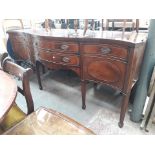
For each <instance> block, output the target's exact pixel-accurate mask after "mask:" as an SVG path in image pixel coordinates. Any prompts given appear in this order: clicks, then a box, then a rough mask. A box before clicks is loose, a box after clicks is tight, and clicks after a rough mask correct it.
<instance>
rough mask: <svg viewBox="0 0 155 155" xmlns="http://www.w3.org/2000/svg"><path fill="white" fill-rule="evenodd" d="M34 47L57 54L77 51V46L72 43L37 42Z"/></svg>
mask: <svg viewBox="0 0 155 155" xmlns="http://www.w3.org/2000/svg"><path fill="white" fill-rule="evenodd" d="M35 46H37V47H39V48H41V49H47V50H51V51H53V52H54V51H57V52H58V51H59V52H74V53H77V52H78V51H79V45H78V44H77V43H74V42H55V41H49V40H39V41H37V42H36V43H35Z"/></svg>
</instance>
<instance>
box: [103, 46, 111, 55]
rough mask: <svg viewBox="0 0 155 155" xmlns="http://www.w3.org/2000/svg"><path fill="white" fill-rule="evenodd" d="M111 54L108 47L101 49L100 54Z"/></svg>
mask: <svg viewBox="0 0 155 155" xmlns="http://www.w3.org/2000/svg"><path fill="white" fill-rule="evenodd" d="M110 52H111V49H110V48H108V47H102V48H101V53H102V54H109V53H110Z"/></svg>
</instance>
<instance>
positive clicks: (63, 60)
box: [39, 51, 79, 66]
mask: <svg viewBox="0 0 155 155" xmlns="http://www.w3.org/2000/svg"><path fill="white" fill-rule="evenodd" d="M39 59H40V60H42V61H47V62H51V63H57V64H61V65H70V66H79V56H77V55H72V54H58V53H51V52H49V51H40V52H39Z"/></svg>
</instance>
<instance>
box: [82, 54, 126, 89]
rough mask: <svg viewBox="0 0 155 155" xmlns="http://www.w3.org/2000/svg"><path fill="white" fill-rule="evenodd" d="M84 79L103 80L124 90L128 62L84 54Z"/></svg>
mask: <svg viewBox="0 0 155 155" xmlns="http://www.w3.org/2000/svg"><path fill="white" fill-rule="evenodd" d="M82 59H83V79H86V80H92V81H95V82H102V83H105V84H107V85H110V86H111V87H114V88H117V89H120V90H122V89H123V85H124V80H125V73H126V67H127V63H126V62H123V61H120V60H116V59H112V58H107V57H103V56H101V57H98V56H89V55H85V56H83V58H82Z"/></svg>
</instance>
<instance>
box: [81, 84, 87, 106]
mask: <svg viewBox="0 0 155 155" xmlns="http://www.w3.org/2000/svg"><path fill="white" fill-rule="evenodd" d="M86 85H87V82H86V81H81V93H82V109H86V103H85V102H86Z"/></svg>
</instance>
